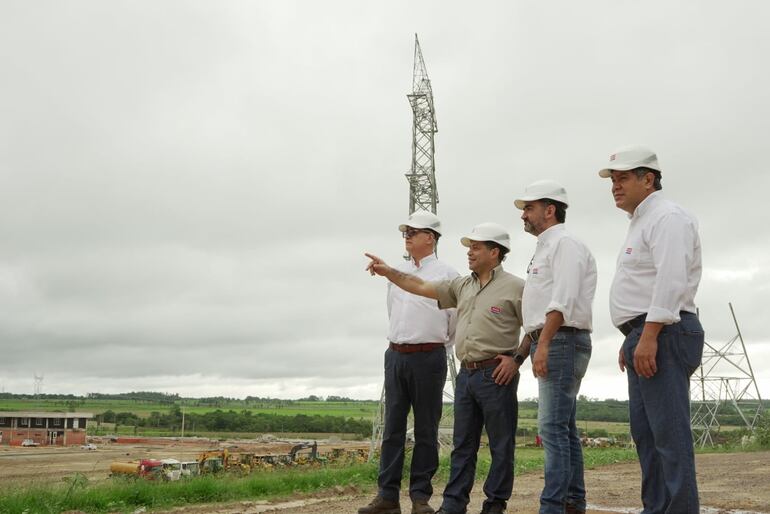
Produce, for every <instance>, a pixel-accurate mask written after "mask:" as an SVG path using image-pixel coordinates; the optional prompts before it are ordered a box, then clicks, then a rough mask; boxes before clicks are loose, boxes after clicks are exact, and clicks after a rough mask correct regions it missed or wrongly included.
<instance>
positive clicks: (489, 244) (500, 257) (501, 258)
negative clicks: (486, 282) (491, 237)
mask: <svg viewBox="0 0 770 514" xmlns="http://www.w3.org/2000/svg"><path fill="white" fill-rule="evenodd" d="M482 243H484V246H486V247H487V248H489V249H490V250H494V249H495V248H497V249H498V250H499V253H498V254H497V262H503V261H504V260H505V254H507V253H508V252H509V251H510V250H508V248H506V247H504V246H503V245H501V244H500V243H496V242H494V241H482Z"/></svg>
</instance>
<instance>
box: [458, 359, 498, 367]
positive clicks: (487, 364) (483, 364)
mask: <svg viewBox="0 0 770 514" xmlns="http://www.w3.org/2000/svg"><path fill="white" fill-rule="evenodd" d="M498 364H500V359H487V360H483V361H462V362H461V363H460V366H461V367H463V368H465V369H485V368H496V367H497V365H498Z"/></svg>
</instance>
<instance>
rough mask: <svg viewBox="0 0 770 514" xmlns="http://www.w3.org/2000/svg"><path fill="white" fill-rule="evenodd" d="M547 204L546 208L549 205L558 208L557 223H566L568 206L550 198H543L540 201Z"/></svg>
mask: <svg viewBox="0 0 770 514" xmlns="http://www.w3.org/2000/svg"><path fill="white" fill-rule="evenodd" d="M540 201H541V202H543V203H544V204H545V206H546V207H548V206H549V205H553V206H554V207H556V213H555V215H556V221H558V222H559V223H564V221H565V220H566V219H567V204H566V203H563V202H559V201H557V200H551V199H550V198H543V199H542V200H540Z"/></svg>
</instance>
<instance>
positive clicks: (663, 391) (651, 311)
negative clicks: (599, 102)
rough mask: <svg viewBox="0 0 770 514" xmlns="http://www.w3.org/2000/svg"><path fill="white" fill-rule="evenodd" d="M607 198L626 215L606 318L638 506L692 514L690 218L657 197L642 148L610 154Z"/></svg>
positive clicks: (698, 329)
mask: <svg viewBox="0 0 770 514" xmlns="http://www.w3.org/2000/svg"><path fill="white" fill-rule="evenodd" d="M599 175H600V176H601V177H604V178H610V179H612V196H613V198H614V200H615V205H616V206H617V207H618V208H619V209H622V210H624V211H626V212H627V213H628V215H629V218H630V220H631V222H630V224H629V227H628V235H627V236H626V240H625V242H624V243H623V246H622V248H621V250H620V255H619V256H618V261H617V271H616V273H615V278H614V280H613V282H612V287H611V289H610V314H611V316H612V323H613V324H614V325H615V326H616V327H618V329H620V331H621V332H622V333H623V335H624V336H625V341H624V342H623V346H622V348H621V350H620V353H619V355H618V364H619V365H620V369H621V371H626V373H627V376H628V397H629V416H630V421H631V435H632V436H633V438H634V442H635V443H636V449H637V453H638V454H639V463H640V464H641V468H642V503H643V505H644V510H643V513H644V514H658V513H669V514H690V513H693V514H697V513H698V512H699V504H698V485H697V482H696V478H695V456H694V452H693V441H692V433H691V431H690V393H689V391H690V390H689V384H690V375H692V373H693V372H694V371H695V370H696V369H697V367H698V366H699V365H700V362H701V356H702V353H703V344H704V333H703V327H702V326H701V324H700V321H699V320H698V318H697V316H696V308H695V301H694V299H695V293H696V292H697V290H698V283H699V282H700V277H701V245H700V237H699V236H698V222H697V221H696V220H695V218H694V217H693V216H692V215H691V214H689V213H688V212H687V211H685V210H684V209H682V208H681V207H680V206H678V205H677V204H675V203H673V202H671V201H669V200H667V199H666V198H664V197H663V196H662V193H661V192H660V189H662V186H661V169H660V166H659V165H658V158H657V156H656V155H655V153H654V152H653V151H652V150H650V149H649V148H646V147H643V146H630V147H625V148H622V149H620V150H618V151H616V152H615V153H613V154H612V155H611V156H610V159H609V163H608V165H607V166H606V167H605V168H604V169H602V170H601V171H599Z"/></svg>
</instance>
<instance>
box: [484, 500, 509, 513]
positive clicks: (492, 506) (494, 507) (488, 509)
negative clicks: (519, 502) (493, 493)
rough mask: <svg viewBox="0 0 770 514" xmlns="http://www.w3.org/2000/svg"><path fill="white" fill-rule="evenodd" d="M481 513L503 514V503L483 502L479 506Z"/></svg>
mask: <svg viewBox="0 0 770 514" xmlns="http://www.w3.org/2000/svg"><path fill="white" fill-rule="evenodd" d="M481 514H505V504H504V503H497V502H495V503H484V506H483V507H482V508H481Z"/></svg>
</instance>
